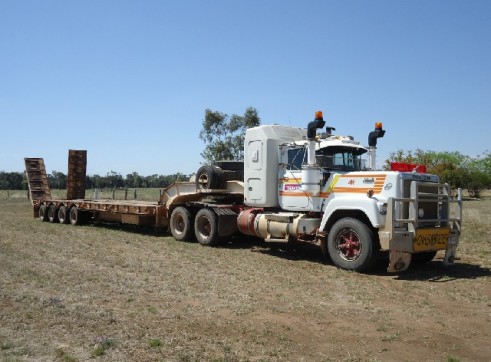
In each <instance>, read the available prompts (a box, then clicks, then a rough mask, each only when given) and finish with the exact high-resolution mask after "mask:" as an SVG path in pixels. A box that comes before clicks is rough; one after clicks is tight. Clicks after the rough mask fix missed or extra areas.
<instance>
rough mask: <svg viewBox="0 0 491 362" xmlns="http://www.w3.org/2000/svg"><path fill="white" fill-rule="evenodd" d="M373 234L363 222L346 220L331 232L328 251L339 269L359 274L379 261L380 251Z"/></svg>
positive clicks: (337, 223) (340, 222) (338, 222)
mask: <svg viewBox="0 0 491 362" xmlns="http://www.w3.org/2000/svg"><path fill="white" fill-rule="evenodd" d="M376 244H377V243H376V241H375V238H374V234H373V232H372V231H371V230H370V229H369V228H368V226H367V225H365V224H364V223H363V222H361V221H359V220H357V219H352V218H344V219H340V220H338V221H337V222H336V223H335V224H334V225H333V226H332V228H331V230H330V231H329V235H328V237H327V251H328V253H329V256H330V258H331V260H332V262H333V263H334V264H335V265H336V266H337V267H339V268H341V269H345V270H354V271H358V272H363V271H367V270H368V269H370V268H371V267H372V266H373V264H374V263H375V262H376V261H377V258H378V253H379V249H378V248H377V247H376Z"/></svg>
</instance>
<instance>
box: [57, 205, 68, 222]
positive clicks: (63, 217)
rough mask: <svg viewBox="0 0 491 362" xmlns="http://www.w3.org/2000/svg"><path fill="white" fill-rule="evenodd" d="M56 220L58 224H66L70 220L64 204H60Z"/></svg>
mask: <svg viewBox="0 0 491 362" xmlns="http://www.w3.org/2000/svg"><path fill="white" fill-rule="evenodd" d="M58 221H59V222H60V224H68V223H69V222H70V218H69V211H68V209H67V207H66V206H65V205H61V206H60V208H59V209H58Z"/></svg>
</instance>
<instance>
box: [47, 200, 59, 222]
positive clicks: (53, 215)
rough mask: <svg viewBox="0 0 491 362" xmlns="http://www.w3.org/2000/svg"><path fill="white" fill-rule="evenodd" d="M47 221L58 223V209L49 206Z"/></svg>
mask: <svg viewBox="0 0 491 362" xmlns="http://www.w3.org/2000/svg"><path fill="white" fill-rule="evenodd" d="M48 220H49V222H57V221H58V208H57V207H56V206H55V205H54V204H51V205H50V206H49V209H48Z"/></svg>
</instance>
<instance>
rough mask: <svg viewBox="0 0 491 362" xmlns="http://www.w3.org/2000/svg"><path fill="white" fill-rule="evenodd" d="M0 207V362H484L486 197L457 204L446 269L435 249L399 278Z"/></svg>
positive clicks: (298, 253)
mask: <svg viewBox="0 0 491 362" xmlns="http://www.w3.org/2000/svg"><path fill="white" fill-rule="evenodd" d="M0 203H1V205H0V206H1V207H0V356H1V357H2V358H3V359H4V360H9V361H16V360H19V361H31V360H32V361H43V360H45V361H52V360H60V361H76V360H80V361H82V360H88V359H104V360H114V361H116V360H132V361H153V360H166V361H198V360H214V361H246V360H247V361H256V360H289V361H302V360H304V361H331V360H332V361H339V360H341V361H343V360H345V361H367V360H372V361H393V360H398V361H414V360H432V361H447V360H449V358H450V359H452V360H461V361H467V360H468V361H488V360H490V359H491V347H490V346H489V340H490V339H491V338H490V337H491V328H490V327H491V324H490V321H491V315H490V307H491V303H490V294H491V287H490V283H489V282H490V276H491V273H490V270H489V266H490V259H491V258H490V253H489V252H490V246H489V245H490V244H491V243H490V240H489V230H490V228H489V220H491V215H490V212H491V211H490V210H491V201H489V200H485V201H483V202H481V203H476V202H474V203H466V205H465V207H466V213H468V214H469V215H464V220H466V222H465V224H464V225H465V226H464V227H465V229H464V237H463V240H462V245H461V247H460V250H461V251H460V253H459V258H460V259H459V260H458V261H457V264H456V265H455V266H454V267H452V268H445V267H443V265H442V262H441V259H442V256H443V255H437V258H436V260H435V261H433V262H431V263H429V264H427V265H424V266H422V267H418V268H411V269H410V270H409V271H408V272H406V273H404V274H401V275H387V274H386V273H385V271H384V270H383V269H382V268H380V269H379V270H376V271H375V272H373V273H371V274H357V273H351V272H346V271H342V270H339V269H337V268H335V267H334V266H333V265H331V264H329V263H326V262H325V261H324V260H323V259H322V258H321V256H320V252H319V250H318V249H317V248H312V247H305V248H297V249H291V248H285V247H284V246H282V245H278V244H272V245H268V244H265V243H258V242H251V241H235V242H230V243H229V244H226V245H224V246H222V247H220V248H206V247H202V246H200V245H198V244H195V243H179V242H176V241H175V240H173V239H172V238H169V237H166V236H164V235H162V234H160V233H156V232H153V231H149V230H146V231H143V232H140V231H139V230H138V229H137V230H135V229H132V228H121V227H119V226H112V227H111V226H109V227H108V226H102V227H100V226H81V227H73V226H71V225H60V224H50V223H41V222H39V221H38V220H35V219H32V217H31V214H32V213H31V210H30V207H29V204H27V203H26V202H25V201H23V200H17V199H14V200H6V201H1V202H0ZM472 210H477V211H472ZM472 215H474V217H472ZM466 216H467V219H466ZM486 223H488V224H486ZM470 228H472V229H470Z"/></svg>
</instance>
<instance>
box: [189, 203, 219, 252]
mask: <svg viewBox="0 0 491 362" xmlns="http://www.w3.org/2000/svg"><path fill="white" fill-rule="evenodd" d="M194 234H195V235H196V239H197V240H198V242H199V243H200V244H201V245H205V246H215V245H218V244H219V243H220V236H219V235H218V220H217V215H216V214H215V213H214V212H213V210H211V209H201V210H200V211H198V213H197V214H196V218H195V219H194Z"/></svg>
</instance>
